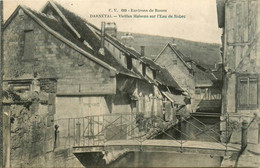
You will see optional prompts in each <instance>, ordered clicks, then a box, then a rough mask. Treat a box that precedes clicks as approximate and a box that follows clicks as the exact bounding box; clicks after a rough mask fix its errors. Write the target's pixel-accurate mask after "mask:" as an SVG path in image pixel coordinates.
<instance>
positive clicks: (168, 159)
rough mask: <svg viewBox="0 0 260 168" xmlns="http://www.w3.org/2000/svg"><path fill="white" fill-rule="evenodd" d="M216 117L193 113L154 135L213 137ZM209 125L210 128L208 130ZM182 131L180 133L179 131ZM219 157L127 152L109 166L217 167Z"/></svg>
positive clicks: (183, 138)
mask: <svg viewBox="0 0 260 168" xmlns="http://www.w3.org/2000/svg"><path fill="white" fill-rule="evenodd" d="M219 121H220V119H219V118H217V117H196V118H190V119H187V121H183V122H181V123H179V124H178V125H176V126H175V127H174V128H171V129H169V130H167V131H165V133H162V134H160V135H158V136H157V137H156V139H173V138H174V139H177V140H183V141H185V140H196V141H213V142H214V141H217V140H219V139H220V135H219ZM210 129H211V130H210ZM180 131H182V132H183V134H181V133H180ZM221 160H222V158H221V157H219V156H210V155H206V154H188V153H166V152H163V153H162V152H129V153H127V154H126V155H125V156H124V157H122V158H120V159H118V160H117V161H115V162H113V163H112V164H111V165H109V166H111V167H219V166H220V164H221Z"/></svg>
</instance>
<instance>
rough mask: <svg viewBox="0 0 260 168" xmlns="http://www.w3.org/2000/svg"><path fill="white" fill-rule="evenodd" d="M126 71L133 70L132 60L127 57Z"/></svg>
mask: <svg viewBox="0 0 260 168" xmlns="http://www.w3.org/2000/svg"><path fill="white" fill-rule="evenodd" d="M126 59H127V61H126V62H127V69H130V70H131V69H132V68H133V63H132V58H131V57H127V58H126Z"/></svg>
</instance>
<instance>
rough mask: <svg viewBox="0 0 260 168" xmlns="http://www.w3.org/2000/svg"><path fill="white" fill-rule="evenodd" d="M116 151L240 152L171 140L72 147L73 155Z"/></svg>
mask: <svg viewBox="0 0 260 168" xmlns="http://www.w3.org/2000/svg"><path fill="white" fill-rule="evenodd" d="M117 150H119V151H121V150H125V151H127V152H139V151H141V152H168V153H169V152H173V153H176V152H181V153H183V152H185V153H203V154H210V155H214V156H225V155H232V154H233V153H238V152H239V151H240V145H238V144H230V145H228V146H227V147H226V146H225V145H222V144H219V143H216V142H203V143H202V142H201V141H185V143H183V144H182V145H181V144H180V143H179V142H177V141H173V140H146V141H144V142H138V141H136V140H113V141H107V142H106V143H105V144H104V145H96V146H75V147H73V152H74V153H87V152H103V151H117Z"/></svg>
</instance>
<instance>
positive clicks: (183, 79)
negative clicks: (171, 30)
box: [154, 43, 195, 112]
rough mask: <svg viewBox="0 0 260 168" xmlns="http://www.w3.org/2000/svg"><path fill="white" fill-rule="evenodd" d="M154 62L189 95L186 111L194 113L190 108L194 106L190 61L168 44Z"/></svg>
mask: <svg viewBox="0 0 260 168" xmlns="http://www.w3.org/2000/svg"><path fill="white" fill-rule="evenodd" d="M154 62H155V63H157V64H158V65H160V66H162V67H165V68H166V69H167V70H168V71H169V73H170V74H171V76H172V77H173V78H174V79H175V80H176V81H177V82H178V84H179V86H180V87H181V88H182V89H183V90H184V91H185V92H186V93H187V94H188V95H189V97H190V99H191V100H190V102H191V105H188V106H187V110H188V111H190V112H192V111H194V109H192V107H193V104H194V96H195V95H194V92H195V83H194V71H193V69H192V63H191V60H190V59H189V58H188V57H186V56H184V55H183V54H182V53H181V52H180V51H179V50H177V48H176V46H175V45H173V44H170V43H168V44H167V45H166V46H165V47H164V48H163V50H162V51H161V52H160V54H159V55H158V56H157V57H156V58H155V59H154Z"/></svg>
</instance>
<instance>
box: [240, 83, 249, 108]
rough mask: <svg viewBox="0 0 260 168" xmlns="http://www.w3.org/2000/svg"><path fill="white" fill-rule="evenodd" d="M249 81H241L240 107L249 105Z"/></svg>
mask: <svg viewBox="0 0 260 168" xmlns="http://www.w3.org/2000/svg"><path fill="white" fill-rule="evenodd" d="M247 98H248V79H247V78H240V80H239V106H247V105H248V101H247Z"/></svg>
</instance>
